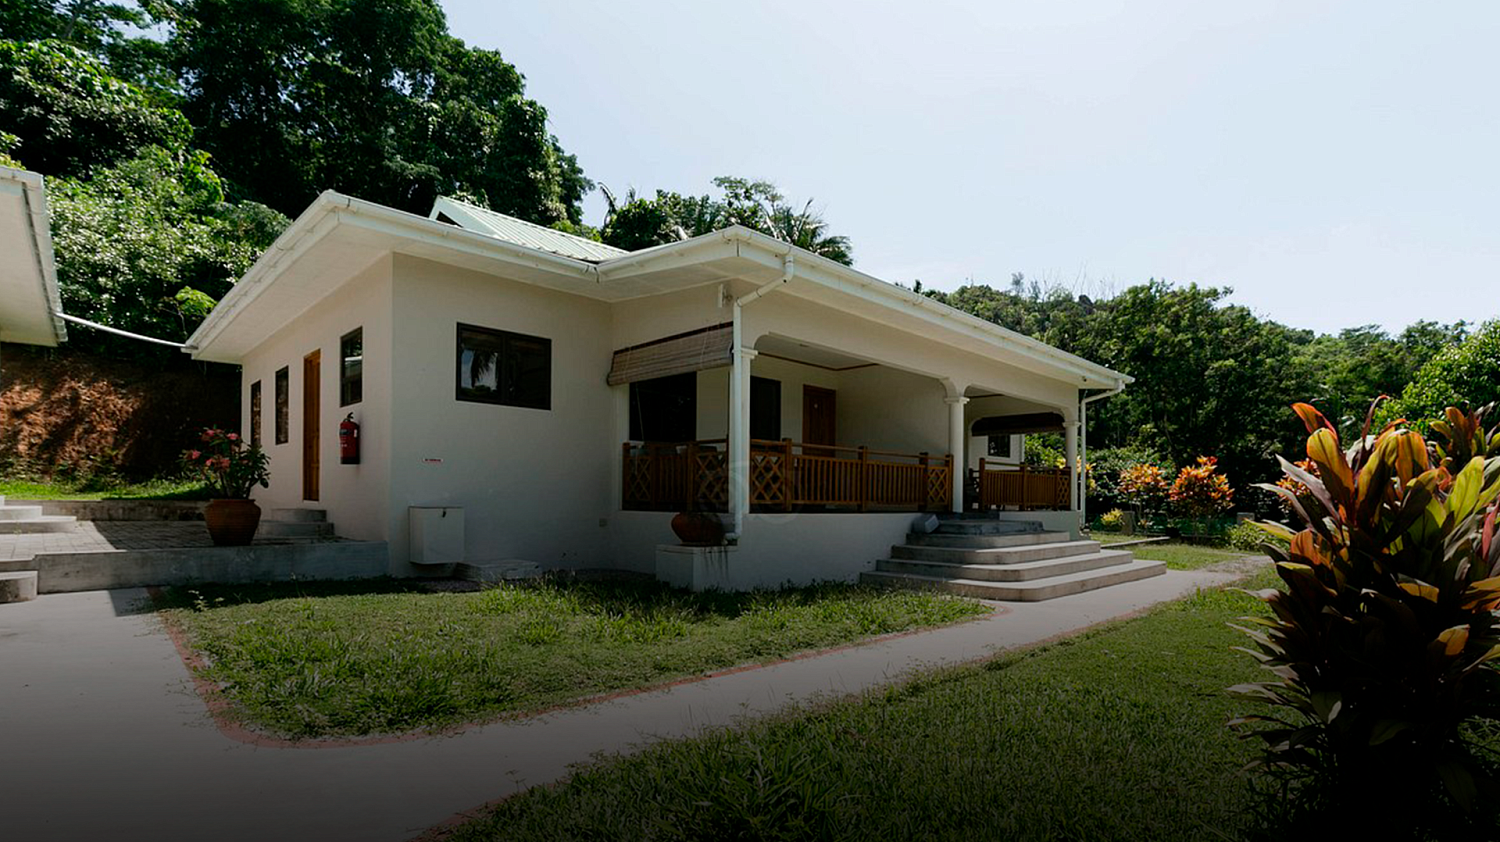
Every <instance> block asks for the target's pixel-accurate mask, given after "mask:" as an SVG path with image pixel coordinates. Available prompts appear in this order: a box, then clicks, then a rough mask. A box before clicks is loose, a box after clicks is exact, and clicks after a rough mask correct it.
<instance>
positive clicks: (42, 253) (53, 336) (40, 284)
mask: <svg viewBox="0 0 1500 842" xmlns="http://www.w3.org/2000/svg"><path fill="white" fill-rule="evenodd" d="M49 225H50V223H49V222H48V219H47V194H46V191H45V189H44V187H43V185H42V177H41V176H40V175H38V174H36V173H34V172H30V171H27V170H18V169H15V168H12V167H4V166H0V342H21V343H25V344H28V345H46V346H49V347H51V346H56V345H57V344H58V343H59V342H63V341H65V340H66V339H67V338H68V332H67V329H66V328H65V327H64V326H63V321H62V319H61V318H59V317H58V314H60V313H62V300H61V298H59V296H58V293H57V270H56V268H55V264H54V263H53V258H52V232H51V229H50V227H49Z"/></svg>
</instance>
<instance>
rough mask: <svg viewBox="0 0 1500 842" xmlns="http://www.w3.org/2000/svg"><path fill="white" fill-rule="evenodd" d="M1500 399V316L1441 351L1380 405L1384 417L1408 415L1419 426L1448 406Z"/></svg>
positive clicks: (1425, 427) (1472, 404)
mask: <svg viewBox="0 0 1500 842" xmlns="http://www.w3.org/2000/svg"><path fill="white" fill-rule="evenodd" d="M1497 400H1500V320H1497V321H1491V322H1486V323H1485V324H1484V325H1482V326H1481V327H1480V328H1479V330H1477V331H1476V332H1475V333H1474V335H1473V336H1471V337H1469V338H1468V339H1466V340H1464V341H1463V342H1462V343H1461V344H1457V345H1450V346H1448V347H1447V348H1446V349H1445V350H1442V351H1439V352H1438V353H1437V354H1435V355H1434V356H1433V357H1432V358H1431V359H1430V360H1428V361H1427V364H1426V365H1424V366H1422V369H1421V370H1420V371H1419V372H1417V374H1416V376H1415V377H1414V378H1413V379H1412V381H1411V382H1410V383H1408V384H1407V385H1406V388H1404V389H1403V390H1402V391H1401V395H1400V397H1399V398H1397V399H1396V400H1394V401H1392V402H1391V403H1389V404H1387V405H1385V406H1384V407H1382V408H1381V412H1380V416H1379V417H1380V419H1381V420H1382V421H1385V420H1390V419H1394V418H1401V417H1404V418H1407V419H1409V420H1410V421H1411V422H1412V424H1413V425H1414V426H1416V427H1417V428H1418V429H1423V430H1425V429H1427V425H1428V423H1429V422H1430V421H1432V420H1433V419H1435V418H1439V417H1441V416H1442V414H1443V410H1444V408H1445V407H1448V406H1460V405H1468V406H1471V407H1474V408H1478V407H1480V406H1483V405H1485V404H1487V403H1490V402H1492V401H1497Z"/></svg>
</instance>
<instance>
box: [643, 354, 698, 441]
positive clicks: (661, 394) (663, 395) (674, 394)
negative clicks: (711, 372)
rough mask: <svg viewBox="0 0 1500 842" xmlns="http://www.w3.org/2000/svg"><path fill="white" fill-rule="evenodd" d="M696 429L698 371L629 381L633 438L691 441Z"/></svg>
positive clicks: (694, 436)
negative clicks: (633, 381)
mask: <svg viewBox="0 0 1500 842" xmlns="http://www.w3.org/2000/svg"><path fill="white" fill-rule="evenodd" d="M697 430H698V373H697V372H695V371H690V372H688V373H686V374H671V375H668V376H666V377H656V378H653V379H651V380H639V381H636V382H635V383H631V384H630V440H631V441H692V440H693V439H694V438H696V437H697Z"/></svg>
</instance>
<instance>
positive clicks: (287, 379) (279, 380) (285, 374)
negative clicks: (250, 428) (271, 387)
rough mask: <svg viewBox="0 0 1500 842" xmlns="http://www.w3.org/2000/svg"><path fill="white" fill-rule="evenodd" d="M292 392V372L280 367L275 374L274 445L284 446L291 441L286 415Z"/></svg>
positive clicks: (289, 426) (288, 367) (289, 369)
mask: <svg viewBox="0 0 1500 842" xmlns="http://www.w3.org/2000/svg"><path fill="white" fill-rule="evenodd" d="M291 392H292V370H291V367H290V366H285V367H282V368H281V369H278V370H277V372H276V443H277V444H286V443H287V442H288V441H290V440H291V426H292V425H291V420H290V416H289V415H288V413H289V412H290V411H291V409H290V403H291Z"/></svg>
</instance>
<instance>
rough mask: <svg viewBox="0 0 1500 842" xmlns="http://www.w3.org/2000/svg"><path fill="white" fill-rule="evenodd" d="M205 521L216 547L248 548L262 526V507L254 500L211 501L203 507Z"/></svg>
mask: <svg viewBox="0 0 1500 842" xmlns="http://www.w3.org/2000/svg"><path fill="white" fill-rule="evenodd" d="M203 521H204V522H205V523H206V524H208V535H209V537H210V538H212V539H213V541H214V546H216V547H244V546H248V545H249V543H250V540H251V539H252V538H254V537H255V530H256V528H257V527H259V526H260V506H257V505H256V504H255V501H254V500H234V499H222V500H210V501H208V505H207V506H205V507H203Z"/></svg>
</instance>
